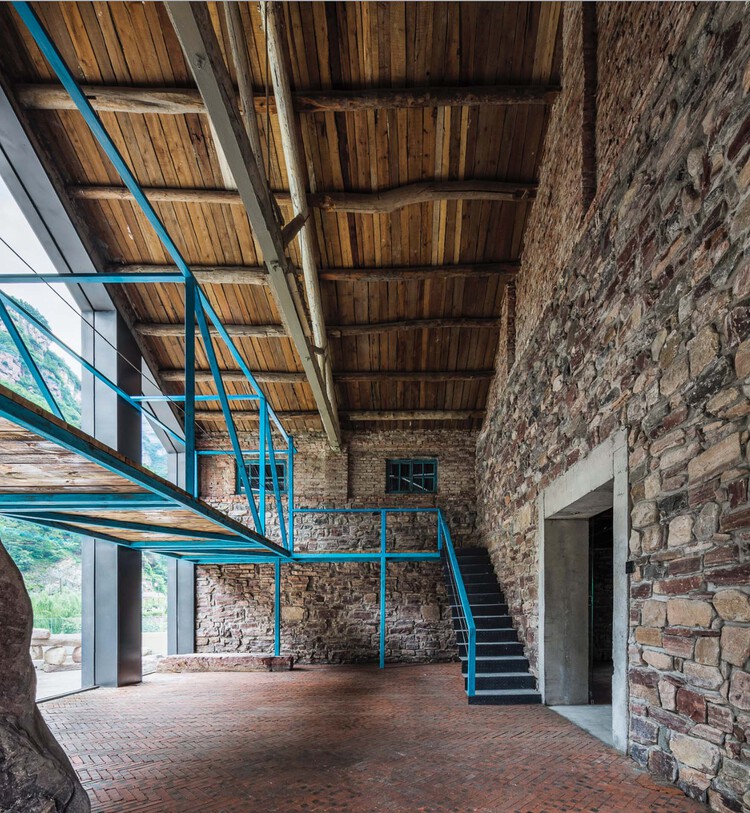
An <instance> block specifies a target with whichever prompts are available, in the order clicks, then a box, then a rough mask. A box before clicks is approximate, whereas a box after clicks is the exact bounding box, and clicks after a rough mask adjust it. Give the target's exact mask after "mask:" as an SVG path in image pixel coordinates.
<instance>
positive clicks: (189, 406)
mask: <svg viewBox="0 0 750 813" xmlns="http://www.w3.org/2000/svg"><path fill="white" fill-rule="evenodd" d="M195 307H196V296H195V280H193V279H191V278H188V279H186V280H185V489H186V490H187V491H188V492H189V493H190V494H192V495H193V497H197V496H198V458H197V456H196V454H195Z"/></svg>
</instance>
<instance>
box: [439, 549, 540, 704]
mask: <svg viewBox="0 0 750 813" xmlns="http://www.w3.org/2000/svg"><path fill="white" fill-rule="evenodd" d="M455 554H456V559H457V560H458V567H459V570H460V572H461V577H462V579H463V582H464V587H465V588H466V593H467V596H468V599H469V606H470V608H471V613H472V616H473V617H474V623H475V625H476V631H477V632H476V635H477V637H476V641H477V644H476V653H477V654H476V692H475V694H474V697H469V703H470V704H477V705H496V706H504V705H521V704H527V703H540V702H541V695H540V694H539V692H537V690H536V679H535V678H534V676H533V675H532V674H530V672H529V662H528V660H527V659H526V657H525V656H524V654H523V646H522V645H521V644H520V643H519V641H518V635H517V633H516V631H515V629H514V628H513V623H512V621H511V617H510V615H508V605H507V604H506V603H505V598H504V596H503V594H502V591H501V590H500V586H499V585H498V583H497V579H496V578H495V571H494V569H493V567H492V562H491V561H490V557H489V554H488V553H487V551H486V550H485V549H484V548H459V549H458V550H456V552H455ZM443 567H444V570H445V579H446V584H447V586H448V596H449V598H450V602H451V612H452V615H453V627H454V629H455V631H456V641H457V643H458V654H459V656H460V658H461V671H462V673H463V676H464V688H468V687H467V677H466V675H467V672H468V652H467V649H468V640H467V632H466V626H465V623H464V621H463V615H462V612H461V607H460V602H459V600H458V598H457V596H456V594H455V590H454V587H453V580H452V578H451V574H450V570H449V565H448V560H447V559H446V558H445V557H444V559H443Z"/></svg>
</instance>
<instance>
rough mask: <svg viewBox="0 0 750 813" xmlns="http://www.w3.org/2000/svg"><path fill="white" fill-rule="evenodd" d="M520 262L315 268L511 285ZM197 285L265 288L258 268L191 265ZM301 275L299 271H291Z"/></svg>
mask: <svg viewBox="0 0 750 813" xmlns="http://www.w3.org/2000/svg"><path fill="white" fill-rule="evenodd" d="M519 266H520V263H519V262H518V261H507V262H499V263H460V264H456V265H416V266H415V265H409V266H394V267H392V268H382V267H381V268H319V269H318V277H319V278H320V279H321V280H326V281H327V282H410V281H423V280H451V279H464V278H474V279H479V278H482V277H487V278H496V279H499V280H501V281H502V282H506V283H507V282H512V281H513V280H514V279H515V277H516V273H517V272H518V268H519ZM191 268H192V270H193V273H194V274H195V276H196V278H197V279H198V281H199V282H200V283H201V285H267V284H268V274H267V272H266V268H265V266H262V265H191ZM175 270H176V266H174V265H158V264H149V263H131V264H123V265H119V264H113V265H110V266H109V268H108V271H110V272H111V273H113V274H159V273H169V272H170V271H175ZM294 271H295V272H296V273H297V274H301V273H302V271H301V270H300V269H294Z"/></svg>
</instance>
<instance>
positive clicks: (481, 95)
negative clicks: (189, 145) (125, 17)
mask: <svg viewBox="0 0 750 813" xmlns="http://www.w3.org/2000/svg"><path fill="white" fill-rule="evenodd" d="M82 89H83V91H84V93H85V94H86V95H87V96H88V98H89V101H90V102H91V105H92V106H93V108H94V109H95V110H98V111H100V112H103V113H139V114H149V113H158V114H160V115H163V116H170V115H172V116H181V115H185V114H187V113H205V112H206V107H205V105H204V103H203V99H202V98H201V95H200V93H199V91H198V90H197V89H195V88H168V87H116V86H112V85H82ZM15 93H16V97H17V98H18V100H19V102H20V103H21V105H23V106H24V107H26V108H28V109H30V110H72V109H73V104H72V103H71V100H70V97H69V96H68V94H67V93H66V92H65V89H64V88H63V87H62V86H61V85H55V84H49V83H41V84H21V85H17V86H16V87H15ZM559 94H560V87H559V85H487V86H481V85H475V86H469V87H466V86H453V87H429V88H367V89H365V90H296V91H293V93H292V100H293V104H294V110H295V111H296V112H297V113H356V112H358V111H360V110H404V109H405V110H409V109H417V108H425V107H464V106H466V105H488V106H494V107H497V106H499V105H518V104H527V105H528V104H531V105H549V104H552V103H553V102H554V101H555V99H556V98H557V97H558V96H559ZM252 101H253V106H254V109H255V112H256V114H258V115H265V113H266V99H265V92H264V91H262V90H258V91H257V92H254V93H253V100H252ZM268 107H269V112H271V113H274V114H275V113H276V99H275V98H274V97H273V96H270V97H269V105H268ZM243 112H244V111H243Z"/></svg>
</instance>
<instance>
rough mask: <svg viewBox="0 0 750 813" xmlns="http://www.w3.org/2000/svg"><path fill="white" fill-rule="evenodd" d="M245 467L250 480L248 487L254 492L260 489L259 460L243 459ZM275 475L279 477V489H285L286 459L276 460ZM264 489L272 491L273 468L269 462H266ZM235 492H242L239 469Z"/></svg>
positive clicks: (243, 489) (243, 490)
mask: <svg viewBox="0 0 750 813" xmlns="http://www.w3.org/2000/svg"><path fill="white" fill-rule="evenodd" d="M245 469H246V471H247V476H248V479H249V480H250V488H251V490H252V491H253V492H254V493H256V492H258V491H260V461H259V460H245ZM276 476H277V477H278V478H279V490H280V491H284V490H286V461H283V460H282V461H277V463H276ZM266 490H267V491H268V492H271V491H273V468H272V466H271V464H270V463H266ZM236 493H237V494H244V493H245V488H244V486H243V485H242V478H241V477H240V473H239V471H237V489H236Z"/></svg>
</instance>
